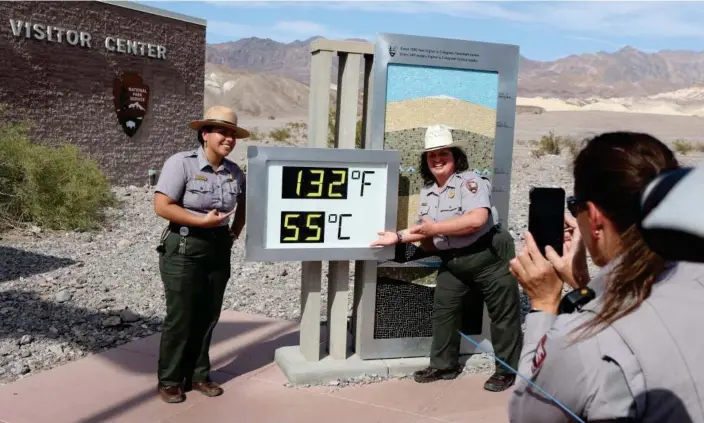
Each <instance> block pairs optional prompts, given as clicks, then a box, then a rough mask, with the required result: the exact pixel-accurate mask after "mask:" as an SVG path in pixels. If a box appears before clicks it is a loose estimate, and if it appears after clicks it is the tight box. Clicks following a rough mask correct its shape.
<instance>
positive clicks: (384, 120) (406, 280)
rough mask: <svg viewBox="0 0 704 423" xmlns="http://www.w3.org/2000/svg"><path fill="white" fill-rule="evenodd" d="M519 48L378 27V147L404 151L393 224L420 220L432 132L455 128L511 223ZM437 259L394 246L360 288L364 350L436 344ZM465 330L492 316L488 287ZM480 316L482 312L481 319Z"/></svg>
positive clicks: (478, 329)
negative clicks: (372, 279) (425, 157)
mask: <svg viewBox="0 0 704 423" xmlns="http://www.w3.org/2000/svg"><path fill="white" fill-rule="evenodd" d="M518 58H519V50H518V47H517V46H512V45H503V44H493V43H482V42H472V41H463V40H454V39H441V38H428V37H417V36H409V35H396V34H380V35H379V36H378V38H377V42H376V51H375V58H374V87H373V104H372V123H371V124H372V127H371V143H372V145H371V148H372V149H384V150H395V151H399V153H400V155H401V165H400V175H399V176H400V178H399V187H398V200H399V203H398V210H397V215H396V228H397V229H403V228H408V227H410V226H412V225H414V224H415V223H416V222H415V219H416V215H417V213H418V209H419V205H420V203H421V202H422V200H421V199H420V198H419V194H420V189H421V186H422V183H423V181H422V178H421V175H420V172H419V170H420V166H421V154H422V152H423V149H424V138H425V131H426V129H427V127H428V126H430V125H435V124H442V125H447V126H449V127H450V128H451V132H452V136H453V140H454V142H455V143H456V144H457V145H458V146H459V147H461V148H462V150H463V151H464V152H465V154H466V155H467V159H468V163H469V170H474V171H475V172H477V173H478V174H480V175H482V176H484V177H486V178H488V179H489V180H490V181H491V183H492V198H491V201H492V204H493V205H494V206H495V207H496V209H497V211H498V218H499V223H500V224H502V225H503V227H504V228H506V227H507V222H508V211H509V210H508V207H509V190H510V174H511V162H512V155H513V132H514V131H513V125H514V120H515V109H516V88H517V80H518ZM439 265H440V260H439V259H438V258H437V257H433V256H428V254H426V253H424V252H423V251H422V250H421V249H420V248H417V246H414V245H407V246H404V247H403V248H397V251H396V255H395V257H394V259H392V260H386V261H384V260H382V261H379V263H378V266H377V268H376V278H375V285H374V288H373V289H371V286H370V285H369V284H367V285H365V289H364V292H363V294H362V299H361V301H362V313H364V314H365V316H367V315H368V314H370V313H371V314H373V315H374V318H373V319H369V318H368V317H365V318H364V324H363V325H362V331H361V333H362V339H361V342H358V343H357V345H358V349H359V350H360V351H357V353H358V354H360V356H361V357H362V358H387V357H403V356H414V355H415V356H421V355H426V354H428V352H429V345H430V340H431V338H430V337H431V336H432V322H431V316H432V305H433V294H434V283H435V276H436V274H437V268H438V267H439ZM465 307H466V311H465V312H464V313H463V315H464V317H465V319H466V321H465V322H463V325H462V328H461V329H462V330H463V331H464V332H465V333H467V334H473V335H476V337H475V339H476V340H477V341H478V342H483V343H484V346H486V347H488V349H491V344H490V342H488V340H486V339H485V338H484V337H483V336H482V334H483V333H488V324H489V322H488V321H487V320H488V319H487V318H486V310H485V308H484V306H483V299H482V297H481V293H479V292H475V293H472V294H471V295H468V296H467V298H466V299H465ZM482 317H484V318H483V319H482Z"/></svg>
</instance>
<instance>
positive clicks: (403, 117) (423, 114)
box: [378, 64, 499, 283]
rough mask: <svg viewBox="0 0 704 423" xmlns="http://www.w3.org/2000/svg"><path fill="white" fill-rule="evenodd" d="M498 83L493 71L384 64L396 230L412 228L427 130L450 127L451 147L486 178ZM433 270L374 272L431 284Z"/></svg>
mask: <svg viewBox="0 0 704 423" xmlns="http://www.w3.org/2000/svg"><path fill="white" fill-rule="evenodd" d="M498 82H499V77H498V73H496V72H481V71H472V70H464V69H451V68H437V67H426V66H409V65H399V64H389V65H388V67H387V86H386V119H385V130H384V148H385V149H388V150H398V151H399V152H400V153H401V172H400V181H399V204H398V215H397V228H398V229H404V228H408V227H409V226H412V225H413V224H414V223H415V222H414V219H415V216H416V213H417V211H418V206H419V202H420V201H419V193H420V189H421V186H422V179H421V176H420V173H419V170H420V156H421V153H422V152H423V148H424V138H425V131H426V128H427V127H428V126H430V125H435V124H443V125H447V126H449V127H450V128H451V132H452V135H453V139H454V141H455V143H456V144H458V145H459V147H461V148H462V149H463V150H464V152H465V153H466V154H467V158H468V159H469V166H470V169H476V170H478V171H480V172H483V173H491V171H492V170H493V168H494V136H495V131H496V107H497V100H498ZM437 265H438V262H437V259H435V258H426V259H421V260H414V261H410V262H406V263H396V262H383V263H379V269H378V270H379V272H380V273H379V276H384V277H388V278H392V279H396V280H405V281H407V282H416V283H417V282H420V281H419V280H418V278H421V279H423V280H424V282H425V280H426V279H428V280H432V276H433V275H431V274H430V273H431V269H433V270H435V269H434V268H436V267H437ZM409 267H410V268H409ZM419 267H420V268H426V269H425V270H423V269H420V268H419ZM419 272H420V273H419ZM432 273H434V271H433V272H432Z"/></svg>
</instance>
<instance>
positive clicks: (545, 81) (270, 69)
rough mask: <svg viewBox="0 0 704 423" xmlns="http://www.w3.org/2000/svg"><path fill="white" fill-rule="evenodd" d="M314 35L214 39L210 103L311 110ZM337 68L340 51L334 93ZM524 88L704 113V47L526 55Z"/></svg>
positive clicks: (571, 99)
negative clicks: (539, 58) (555, 57)
mask: <svg viewBox="0 0 704 423" xmlns="http://www.w3.org/2000/svg"><path fill="white" fill-rule="evenodd" d="M315 38H317V37H312V38H309V39H307V40H303V41H294V42H291V43H281V42H277V41H273V40H270V39H261V38H245V39H241V40H238V41H233V42H226V43H219V44H210V45H208V46H207V49H206V62H207V65H206V71H205V84H206V107H207V106H208V105H210V104H213V103H215V102H219V103H225V104H231V105H232V106H233V107H235V108H236V109H237V110H239V111H240V112H242V113H244V114H248V115H252V116H277V117H279V116H304V115H306V114H307V103H308V82H309V77H310V58H311V56H310V50H309V48H310V43H311V42H312V41H313V40H314V39H315ZM357 41H363V40H357ZM336 72H337V59H336V58H334V59H333V67H332V71H331V77H332V78H331V95H334V89H335V86H334V83H335V75H336ZM518 96H519V98H518V104H519V105H522V106H536V110H538V111H540V110H541V109H542V110H545V111H551V110H602V111H622V112H635V113H655V114H668V115H697V116H704V52H696V51H684V50H680V51H675V50H663V51H659V52H657V53H645V52H642V51H639V50H637V49H635V48H633V47H625V48H622V49H620V50H618V51H616V52H613V53H607V52H603V51H602V52H597V53H593V54H580V55H570V56H567V57H564V58H561V59H558V60H554V61H545V62H542V61H537V60H531V59H528V58H525V57H523V56H521V57H520V62H519V80H518ZM527 110H530V108H527Z"/></svg>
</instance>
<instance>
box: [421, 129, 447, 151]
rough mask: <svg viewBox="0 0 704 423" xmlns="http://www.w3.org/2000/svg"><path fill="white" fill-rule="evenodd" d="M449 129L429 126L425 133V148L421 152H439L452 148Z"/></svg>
mask: <svg viewBox="0 0 704 423" xmlns="http://www.w3.org/2000/svg"><path fill="white" fill-rule="evenodd" d="M454 146H455V143H454V141H453V139H452V132H450V127H448V126H446V125H430V126H428V129H426V131H425V148H424V149H423V151H426V152H427V151H433V150H440V149H443V148H450V147H454Z"/></svg>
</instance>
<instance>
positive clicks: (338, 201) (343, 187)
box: [245, 146, 400, 261]
mask: <svg viewBox="0 0 704 423" xmlns="http://www.w3.org/2000/svg"><path fill="white" fill-rule="evenodd" d="M247 156H248V162H247V169H248V175H247V233H246V238H245V248H246V253H245V259H246V260H254V261H268V260H275V261H288V260H295V261H325V260H385V259H390V258H393V256H394V250H393V248H392V247H384V248H378V247H370V244H371V243H372V242H374V241H375V240H376V239H377V238H378V235H377V233H378V232H379V231H383V230H385V228H387V227H389V226H393V225H394V224H395V219H396V208H397V205H396V204H397V194H396V193H397V192H398V172H399V163H400V157H399V154H398V152H396V151H388V150H386V151H369V150H343V149H328V148H305V147H298V148H293V147H260V146H250V147H249V148H248V149H247Z"/></svg>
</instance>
